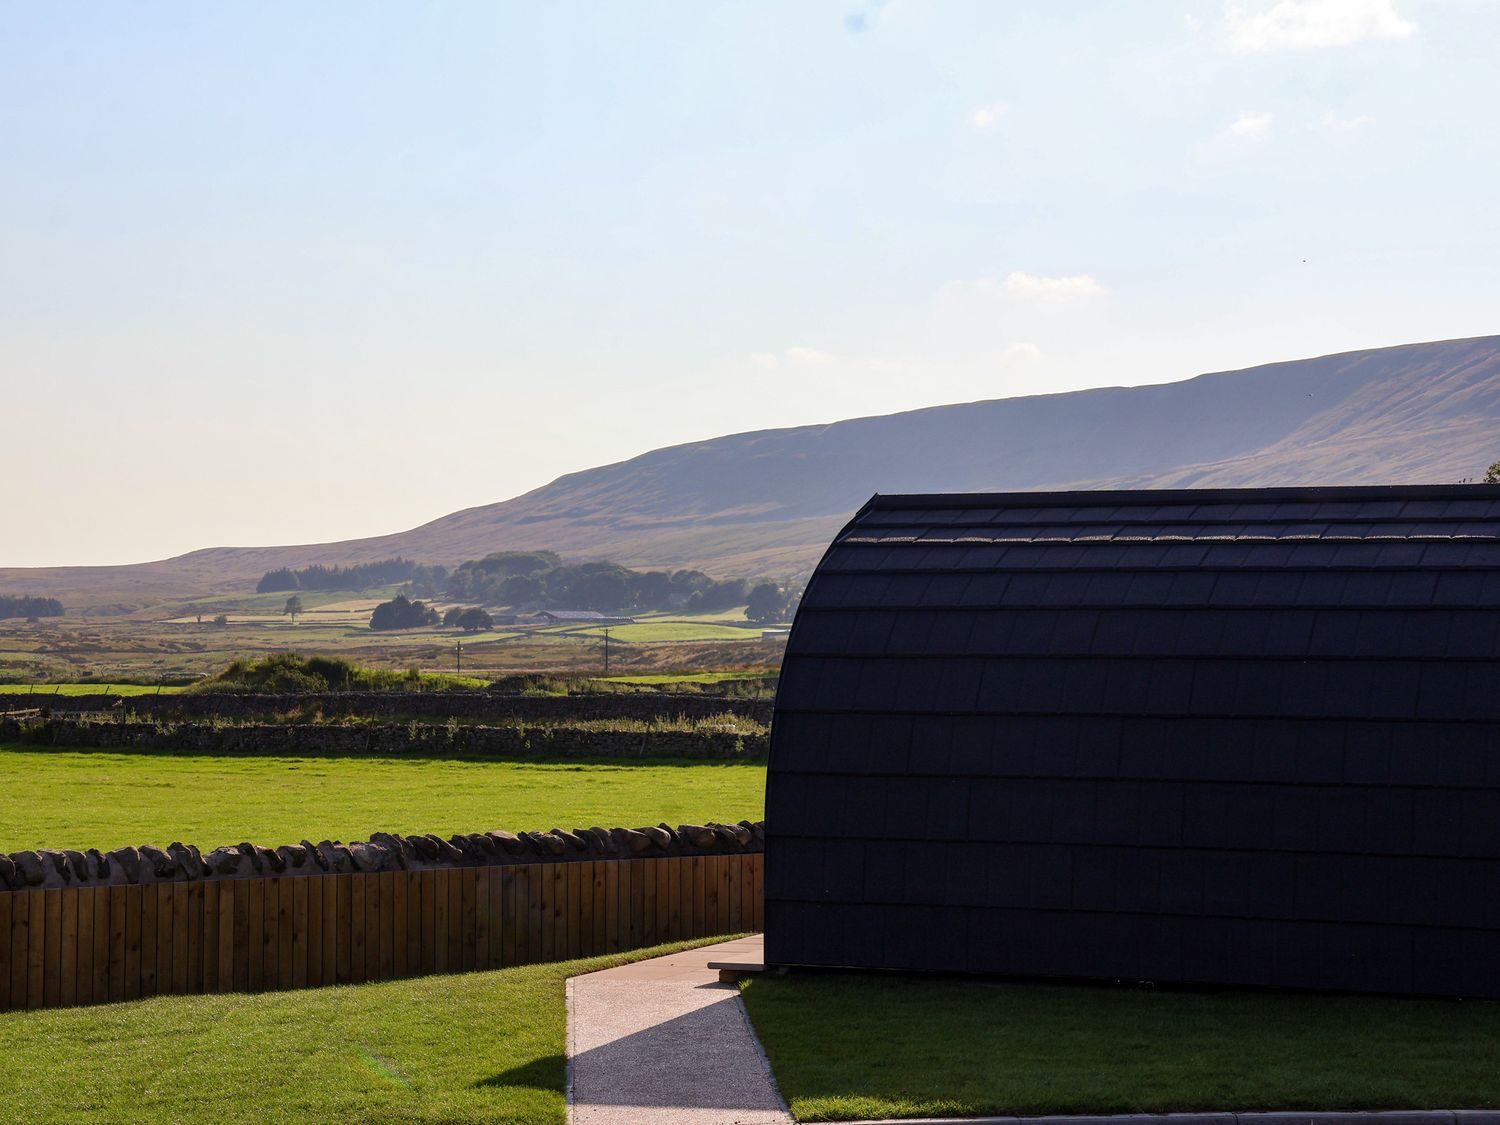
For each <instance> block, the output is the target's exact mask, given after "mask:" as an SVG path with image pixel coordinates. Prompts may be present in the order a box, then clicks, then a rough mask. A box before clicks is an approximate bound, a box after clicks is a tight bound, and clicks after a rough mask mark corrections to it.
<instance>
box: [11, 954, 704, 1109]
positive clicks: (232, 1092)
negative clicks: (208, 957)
mask: <svg viewBox="0 0 1500 1125" xmlns="http://www.w3.org/2000/svg"><path fill="white" fill-rule="evenodd" d="M694 944H702V943H694ZM679 948H684V946H671V947H663V948H658V949H653V950H639V951H637V952H635V953H631V954H625V955H615V956H611V957H599V958H594V959H591V960H585V961H570V962H561V963H556V964H550V965H527V966H522V967H520V968H514V969H501V970H498V971H495V972H486V973H465V974H463V975H460V976H436V977H423V978H419V979H416V980H400V981H389V982H383V983H380V984H362V985H345V986H341V987H334V988H319V989H309V990H306V991H301V992H273V993H261V994H258V995H222V996H170V997H165V996H164V997H157V998H154V999H150V1000H138V1001H134V1002H131V1003H125V1004H110V1005H106V1006H103V1007H97V1008H65V1009H54V1010H47V1011H36V1012H9V1013H4V1014H0V1107H3V1108H0V1114H4V1115H5V1117H6V1120H16V1121H26V1122H28V1123H29V1125H93V1123H104V1122H109V1123H111V1125H113V1123H119V1122H131V1123H132V1125H154V1123H163V1125H166V1123H170V1125H195V1123H200V1122H201V1123H205V1125H239V1123H245V1125H263V1123H272V1122H276V1123H279V1122H286V1123H292V1122H296V1123H299V1125H300V1123H303V1122H314V1121H317V1122H359V1123H361V1125H387V1123H388V1125H396V1123H399V1122H429V1123H437V1122H443V1123H445V1125H461V1123H462V1125H469V1123H474V1125H479V1123H489V1122H496V1123H498V1122H505V1123H506V1125H561V1123H562V1122H563V1121H564V1119H565V1116H566V1107H565V1105H564V1101H563V1082H564V1073H565V1061H564V1060H565V1051H566V1048H565V1043H566V1038H565V1036H566V1022H567V1016H566V1011H565V1004H564V991H563V990H564V984H563V982H564V981H565V980H566V979H567V978H568V977H570V976H574V975H576V974H578V973H583V972H591V971H593V970H594V969H600V968H606V967H608V966H609V965H616V964H623V963H624V962H626V961H633V960H638V959H640V958H643V957H652V956H657V955H659V954H661V953H664V952H669V951H671V950H672V949H679ZM10 1114H17V1116H16V1117H14V1118H12V1117H10V1116H9V1115H10Z"/></svg>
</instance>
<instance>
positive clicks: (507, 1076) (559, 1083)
mask: <svg viewBox="0 0 1500 1125" xmlns="http://www.w3.org/2000/svg"><path fill="white" fill-rule="evenodd" d="M566 1074H567V1060H566V1059H564V1058H563V1056H562V1055H545V1056H543V1057H542V1058H539V1059H532V1060H531V1061H530V1062H528V1063H522V1064H521V1065H520V1066H513V1067H511V1068H510V1069H509V1070H502V1071H501V1072H500V1073H499V1074H491V1075H490V1076H489V1077H488V1078H481V1079H480V1080H479V1081H478V1082H475V1083H474V1085H475V1086H476V1087H496V1086H503V1087H515V1086H522V1087H526V1088H528V1089H532V1090H549V1091H558V1090H561V1089H562V1088H563V1081H564V1078H565V1076H566Z"/></svg>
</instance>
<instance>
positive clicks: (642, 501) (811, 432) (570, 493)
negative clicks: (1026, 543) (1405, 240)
mask: <svg viewBox="0 0 1500 1125" xmlns="http://www.w3.org/2000/svg"><path fill="white" fill-rule="evenodd" d="M1497 457H1500V337H1496V336H1490V337H1481V338H1475V339H1468V340H1450V341H1443V342H1438V343H1426V344H1410V345H1406V346H1403V347H1396V348H1382V349H1376V350H1371V351H1363V352H1348V353H1344V354H1341V355H1333V356H1324V357H1321V358H1318V359H1307V360H1298V361H1292V362H1285V363H1275V364H1269V365H1266V366H1263V367H1255V368H1250V369H1247V370H1243V371H1231V372H1220V373H1216V374H1211V375H1201V376H1198V377H1197V378H1195V379H1189V380H1187V381H1185V382H1180V383H1168V384H1162V385H1157V386H1149V387H1134V388H1118V387H1117V388H1101V389H1096V390H1087V391H1077V392H1073V393H1069V394H1058V395H1040V396H1034V397H1028V398H1013V399H998V400H993V401H987V402H975V403H968V404H964V405H957V406H940V407H933V408H929V409H925V410H916V411H910V412H907V413H903V414H892V415H885V416H881V417H872V418H857V419H852V420H849V421H844V422H835V423H832V424H829V425H821V426H799V427H795V428H791V429H781V430H763V431H759V432H755V433H746V434H734V435H731V436H728V437H721V438H715V439H712V440H709V441H701V442H694V443H691V444H687V445H680V446H673V447H671V448H668V449H659V450H655V451H653V452H651V453H646V454H643V455H642V456H639V457H635V458H632V459H631V460H629V461H623V462H620V463H618V464H614V465H605V466H602V467H600V468H595V469H589V470H586V471H584V472H579V473H573V474H571V475H569V476H565V477H561V478H559V479H558V480H556V481H554V482H552V483H551V484H548V485H546V486H544V487H542V488H539V489H536V490H535V491H533V492H529V493H527V494H526V495H524V496H520V497H517V498H515V499H513V500H507V501H504V502H502V503H498V504H489V505H485V506H483V507H478V508H470V509H468V510H466V511H461V512H456V513H454V514H452V515H449V516H444V517H443V518H441V519H437V520H434V521H433V522H431V523H428V524H424V525H423V526H421V527H418V528H414V529H412V530H410V531H405V532H401V533H399V534H395V535H387V536H380V537H377V538H372V539H362V540H354V541H350V542H344V543H330V544H322V545H315V546H302V547H262V548H211V549H208V550H203V551H195V552H193V553H191V554H188V555H183V556H181V557H179V558H176V559H171V560H166V561H164V562H159V563H148V564H142V565H140V566H132V567H89V568H56V569H50V570H40V569H39V570H30V571H27V570H0V592H10V591H19V590H25V591H28V592H35V593H45V594H50V595H54V596H58V597H61V598H63V599H64V601H65V602H67V603H68V604H70V605H74V606H78V605H83V604H96V605H97V604H99V603H101V602H104V601H114V602H123V603H133V604H142V603H143V602H146V601H149V600H151V599H152V598H155V597H168V596H170V597H183V596H190V595H196V594H200V593H205V592H209V591H212V590H227V589H244V588H245V585H246V583H247V582H250V583H253V581H254V579H255V578H256V577H258V576H259V575H260V574H261V573H263V572H264V571H266V570H268V569H270V568H272V567H275V566H283V565H290V566H303V565H307V564H309V563H313V562H323V563H334V562H350V561H357V560H369V559H377V558H385V557H388V556H391V555H394V554H402V555H406V556H408V557H411V558H417V559H420V560H423V561H429V562H441V563H448V564H451V563H455V562H458V561H461V560H462V559H466V558H474V557H477V556H479V555H483V554H485V553H486V552H489V551H494V550H501V549H511V548H523V547H550V548H553V549H555V550H558V551H561V552H563V553H564V554H566V555H569V556H572V557H588V556H594V557H599V556H608V557H610V558H615V559H618V560H620V561H622V562H627V563H632V564H637V565H650V566H699V567H702V568H703V569H705V570H708V571H710V572H713V573H717V574H721V575H728V574H747V575H754V574H790V573H794V572H796V571H799V570H803V569H806V568H807V567H809V566H810V565H811V564H812V563H813V562H814V561H815V560H816V558H817V556H818V554H819V552H820V551H821V550H822V548H823V546H824V545H825V544H826V543H827V541H828V539H829V537H830V536H831V535H832V533H833V531H834V530H836V528H837V527H838V526H839V525H840V524H841V523H842V521H843V520H845V519H846V518H847V516H848V514H849V513H850V512H852V511H853V510H854V509H855V508H857V507H858V506H859V505H860V504H861V503H863V502H864V500H865V499H867V498H868V497H869V496H870V494H871V493H873V492H923V491H980V490H1007V489H1034V488H1075V487H1076V488H1109V487H1121V488H1123V487H1132V488H1150V487H1195V486H1202V487H1210V486H1230V485H1263V484H1314V483H1320V484H1356V483H1397V482H1429V481H1456V480H1458V479H1460V478H1463V477H1470V476H1474V475H1476V474H1477V473H1478V472H1481V471H1482V470H1483V467H1484V466H1486V465H1488V464H1489V463H1490V462H1492V461H1494V460H1495V459H1496V458H1497Z"/></svg>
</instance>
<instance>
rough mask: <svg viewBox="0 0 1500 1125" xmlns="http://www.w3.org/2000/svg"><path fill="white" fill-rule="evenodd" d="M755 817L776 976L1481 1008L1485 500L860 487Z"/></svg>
mask: <svg viewBox="0 0 1500 1125" xmlns="http://www.w3.org/2000/svg"><path fill="white" fill-rule="evenodd" d="M766 801H767V840H766V884H765V898H766V905H765V909H766V960H767V963H768V964H773V965H808V966H849V967H856V968H883V969H932V970H948V971H963V972H974V973H999V974H1014V975H1022V976H1044V977H1082V978H1105V979H1127V980H1157V981H1179V982H1207V983H1222V984H1245V985H1268V986H1280V987H1295V988H1320V989H1347V990H1357V991H1370V992H1392V993H1421V994H1436V995H1449V996H1472V997H1488V998H1500V487H1497V486H1493V485H1433V486H1399V487H1397V486H1393V487H1380V488H1256V489H1218V490H1187V491H1170V492H1168V491H1148V492H1052V493H1006V494H996V495H951V496H950V495H934V496H876V497H875V498H874V499H872V500H871V501H870V502H869V503H868V504H867V505H866V506H865V507H864V509H863V510H862V511H860V513H859V514H858V515H857V516H855V517H854V519H853V520H852V521H851V522H850V523H849V525H848V526H847V527H845V528H844V529H843V531H841V532H840V533H839V534H838V536H837V538H836V539H835V540H834V542H833V544H832V546H831V547H830V548H829V549H828V552H827V554H825V555H824V557H823V560H822V562H821V563H820V564H819V565H818V568H817V570H816V571H815V572H814V574H813V577H812V580H811V582H810V583H809V585H808V587H807V593H806V596H805V597H804V598H803V601H802V606H801V608H800V609H799V610H798V613H797V617H796V622H795V624H794V625H793V627H792V633H791V637H790V639H789V642H788V647H787V654H786V662H785V665H784V666H783V670H782V676H781V687H780V691H779V693H778V696H777V700H776V712H775V721H774V725H773V728H772V736H771V758H770V772H769V779H768V782H767V793H766Z"/></svg>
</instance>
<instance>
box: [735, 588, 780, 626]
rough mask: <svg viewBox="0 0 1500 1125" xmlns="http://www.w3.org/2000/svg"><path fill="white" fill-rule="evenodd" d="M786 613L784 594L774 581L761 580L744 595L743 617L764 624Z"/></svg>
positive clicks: (777, 619) (778, 618)
mask: <svg viewBox="0 0 1500 1125" xmlns="http://www.w3.org/2000/svg"><path fill="white" fill-rule="evenodd" d="M785 615H786V595H785V594H784V593H782V591H781V587H780V586H778V585H776V583H774V582H762V583H761V584H760V585H758V586H756V587H755V588H754V589H753V590H751V591H750V593H749V594H748V595H747V597H746V602H745V618H746V620H749V621H756V622H759V623H761V624H766V623H769V622H772V621H780V620H781V619H782V618H783V617H784V616H785Z"/></svg>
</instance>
